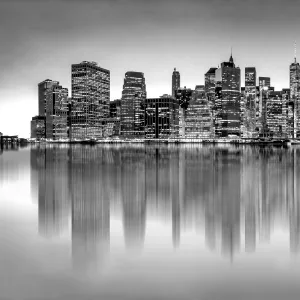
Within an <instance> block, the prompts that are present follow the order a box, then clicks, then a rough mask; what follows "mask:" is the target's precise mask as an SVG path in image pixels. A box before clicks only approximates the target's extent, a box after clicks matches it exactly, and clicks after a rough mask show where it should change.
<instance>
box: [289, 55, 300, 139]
mask: <svg viewBox="0 0 300 300" xmlns="http://www.w3.org/2000/svg"><path fill="white" fill-rule="evenodd" d="M290 101H291V102H293V107H294V112H293V117H294V126H293V127H294V132H293V135H292V137H293V138H297V137H299V136H300V129H299V126H300V65H299V63H298V62H297V60H296V57H295V60H294V62H293V63H292V64H291V65H290Z"/></svg>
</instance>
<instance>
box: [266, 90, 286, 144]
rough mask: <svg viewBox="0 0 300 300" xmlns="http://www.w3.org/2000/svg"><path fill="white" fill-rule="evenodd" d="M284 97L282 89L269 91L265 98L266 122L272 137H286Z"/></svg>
mask: <svg viewBox="0 0 300 300" xmlns="http://www.w3.org/2000/svg"><path fill="white" fill-rule="evenodd" d="M286 105H287V103H286V99H285V98H284V97H283V92H282V91H271V92H270V93H269V95H268V99H267V114H266V123H267V128H268V130H269V132H270V136H272V137H273V138H286V137H287V115H286V112H287V110H286Z"/></svg>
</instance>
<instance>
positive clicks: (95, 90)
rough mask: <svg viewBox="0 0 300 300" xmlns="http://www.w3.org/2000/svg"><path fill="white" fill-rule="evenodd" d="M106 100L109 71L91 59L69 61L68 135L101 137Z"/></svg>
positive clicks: (106, 112) (85, 137)
mask: <svg viewBox="0 0 300 300" xmlns="http://www.w3.org/2000/svg"><path fill="white" fill-rule="evenodd" d="M109 101H110V71H109V70H106V69H104V68H101V67H100V66H98V64H97V63H95V62H89V61H83V62H81V63H79V64H73V65H72V108H71V130H70V136H71V138H77V139H90V138H96V139H97V138H101V137H102V136H103V128H104V126H105V122H106V118H107V117H108V116H109Z"/></svg>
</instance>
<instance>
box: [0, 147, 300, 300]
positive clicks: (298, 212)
mask: <svg viewBox="0 0 300 300" xmlns="http://www.w3.org/2000/svg"><path fill="white" fill-rule="evenodd" d="M299 179H300V148H297V147H293V148H270V147H250V146H247V147H241V146H240V147H236V146H204V145H173V146H170V145H169V146H167V145H164V146H141V145H132V146H122V145H101V146H75V145H74V146H68V145H64V146H63V145H61V146H59V145H54V146H47V147H45V146H42V145H40V146H32V147H27V148H20V149H3V150H2V151H0V243H1V244H0V266H1V267H0V291H1V292H0V299H1V300H2V299H26V300H27V299H28V300H29V299H30V300H32V299H39V300H46V299H47V300H48V299H51V300H52V299H67V300H69V299H72V300H74V299H75V300H77V299H113V300H115V299H125V300H126V299H130V300H131V299H214V300H215V299H225V300H227V299H228V300H229V299H245V300H253V299H299V298H300V285H299V275H300V259H299V257H300V256H299V252H300V203H299V201H300V184H299Z"/></svg>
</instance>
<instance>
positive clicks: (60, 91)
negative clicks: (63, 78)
mask: <svg viewBox="0 0 300 300" xmlns="http://www.w3.org/2000/svg"><path fill="white" fill-rule="evenodd" d="M46 101H47V109H46V138H48V139H54V140H57V139H66V138H68V127H67V125H68V114H69V107H68V89H67V88H63V87H62V86H53V87H52V88H51V89H48V90H47V92H46Z"/></svg>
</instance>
